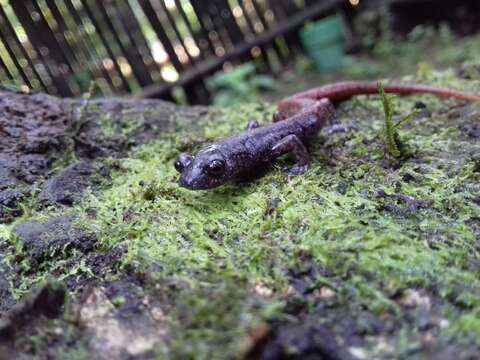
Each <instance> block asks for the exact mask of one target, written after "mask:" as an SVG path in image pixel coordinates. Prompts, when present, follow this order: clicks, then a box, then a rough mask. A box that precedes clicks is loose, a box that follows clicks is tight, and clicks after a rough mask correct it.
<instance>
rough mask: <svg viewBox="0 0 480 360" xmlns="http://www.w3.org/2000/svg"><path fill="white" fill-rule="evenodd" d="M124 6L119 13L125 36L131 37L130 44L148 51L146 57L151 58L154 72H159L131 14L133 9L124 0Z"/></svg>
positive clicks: (138, 25)
mask: <svg viewBox="0 0 480 360" xmlns="http://www.w3.org/2000/svg"><path fill="white" fill-rule="evenodd" d="M124 5H125V6H124V7H123V8H122V9H124V10H125V13H124V12H123V11H121V12H120V13H121V15H122V20H123V21H122V23H124V25H125V26H124V28H125V29H126V30H125V31H126V32H127V34H129V35H131V37H132V43H136V44H137V46H138V47H139V48H140V47H143V48H145V49H146V51H148V55H149V56H150V57H151V59H152V62H153V63H154V67H155V69H156V71H158V72H159V71H160V66H158V64H157V63H156V62H155V61H154V58H153V53H152V49H151V48H150V45H149V44H148V41H147V39H146V38H145V35H144V34H143V31H142V29H141V26H140V23H139V22H138V20H137V17H136V16H135V13H134V12H133V9H132V7H131V6H130V3H129V2H128V0H124Z"/></svg>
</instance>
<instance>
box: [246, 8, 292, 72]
mask: <svg viewBox="0 0 480 360" xmlns="http://www.w3.org/2000/svg"><path fill="white" fill-rule="evenodd" d="M239 1H241V2H243V1H244V0H239ZM251 1H252V5H253V8H254V9H255V13H256V15H257V17H258V19H259V20H260V22H261V23H262V25H263V28H264V29H265V30H264V31H268V30H269V29H270V26H269V24H268V22H267V19H265V16H264V15H263V12H262V9H261V8H260V6H259V5H258V3H257V0H251ZM273 49H274V51H275V53H276V54H277V56H278V60H279V61H280V63H285V61H286V59H285V56H284V55H283V54H282V50H281V49H280V47H279V46H278V44H277V42H276V41H275V40H273Z"/></svg>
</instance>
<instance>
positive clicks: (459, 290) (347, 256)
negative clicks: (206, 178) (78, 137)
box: [2, 72, 480, 358]
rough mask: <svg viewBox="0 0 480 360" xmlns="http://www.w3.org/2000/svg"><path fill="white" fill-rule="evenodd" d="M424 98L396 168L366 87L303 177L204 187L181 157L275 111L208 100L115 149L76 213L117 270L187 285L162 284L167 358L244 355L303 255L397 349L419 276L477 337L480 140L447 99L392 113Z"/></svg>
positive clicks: (377, 106) (278, 307)
mask: <svg viewBox="0 0 480 360" xmlns="http://www.w3.org/2000/svg"><path fill="white" fill-rule="evenodd" d="M430 76H431V79H432V81H431V82H432V83H434V84H441V85H445V84H449V85H451V87H458V88H462V87H464V88H469V89H471V90H475V89H476V90H477V92H478V90H479V89H480V83H479V82H476V81H468V82H467V81H463V82H462V81H460V80H458V79H455V78H453V77H452V74H451V73H448V72H447V73H443V74H440V73H435V74H431V75H430ZM433 79H434V80H433ZM419 98H421V99H422V101H424V102H425V103H426V104H427V106H428V107H429V109H432V110H433V115H432V116H431V117H427V118H420V119H416V120H414V121H412V123H411V124H409V125H408V126H406V127H405V129H404V130H403V133H402V136H403V137H404V140H405V141H406V142H408V144H409V146H411V147H412V148H413V149H414V151H413V154H412V158H410V159H408V160H405V161H404V162H402V164H389V163H385V162H384V160H383V144H382V140H381V139H380V137H379V136H378V134H379V133H380V131H381V128H382V124H383V123H384V119H383V115H382V110H381V107H382V105H381V102H380V100H379V98H371V99H370V98H365V97H361V98H359V100H358V102H349V103H346V104H344V105H343V106H341V108H340V109H339V114H340V118H341V119H342V118H345V113H346V112H348V113H349V116H350V117H351V118H355V119H357V120H358V122H357V123H356V125H357V127H358V131H356V132H350V133H346V134H336V135H334V136H331V137H329V138H325V139H324V143H323V144H320V143H318V144H315V145H314V146H313V149H312V151H313V156H312V159H313V163H312V168H311V170H310V171H308V172H307V173H306V174H305V175H302V176H298V177H291V176H289V175H287V174H286V173H284V172H283V171H282V170H281V167H282V165H283V163H282V162H281V163H280V164H279V165H277V166H274V167H273V168H272V169H271V171H269V172H268V173H267V174H266V175H265V176H264V177H262V178H260V179H258V180H255V181H252V182H250V183H248V184H230V185H227V186H224V187H221V188H218V189H215V190H211V191H196V192H194V191H189V190H186V189H183V188H181V187H179V186H178V184H177V178H178V175H177V174H176V173H175V170H174V168H173V161H174V159H175V157H176V155H177V154H178V153H179V152H180V151H185V150H188V151H195V150H196V149H198V148H199V146H200V145H201V144H202V143H204V142H205V141H211V140H214V139H217V138H221V137H224V136H228V135H231V134H235V133H238V132H240V131H242V130H243V129H244V128H245V126H246V123H247V122H248V120H250V119H251V118H254V119H257V120H260V122H263V123H267V122H268V121H270V120H269V119H270V118H271V114H272V107H270V106H262V105H256V104H247V105H244V106H241V107H236V108H235V109H225V110H220V109H219V110H215V111H213V112H211V113H210V114H209V116H207V117H206V118H204V119H202V120H201V121H200V122H199V123H198V124H196V126H195V127H194V128H193V127H192V128H190V127H188V126H185V124H182V123H181V122H180V123H181V124H182V125H180V126H179V127H178V129H177V130H178V132H177V133H175V134H166V135H165V136H164V137H163V138H161V139H159V140H158V141H156V142H154V143H150V144H148V145H144V146H142V147H140V148H138V149H136V150H135V151H134V152H133V153H132V154H131V156H130V157H128V158H125V159H120V160H118V161H115V164H116V167H115V168H116V170H113V172H112V182H111V184H110V185H108V186H105V188H104V189H103V190H101V191H99V192H98V193H90V194H89V195H88V196H87V197H86V198H85V200H84V201H83V202H82V203H81V204H79V205H77V206H76V207H75V208H74V209H73V211H74V212H75V214H76V215H77V216H78V218H79V222H80V223H81V225H82V226H84V227H86V228H88V229H89V230H92V231H95V232H96V233H97V235H98V238H99V242H98V249H97V250H98V251H103V252H109V251H111V250H112V249H114V248H117V247H122V248H124V249H126V253H125V255H124V257H123V258H122V265H123V267H124V269H135V270H137V271H140V272H145V273H149V274H150V275H151V277H152V278H153V279H162V280H161V281H160V280H158V281H159V283H160V284H164V281H166V280H165V279H170V280H171V279H174V280H175V283H177V284H182V285H181V286H176V287H173V288H170V290H169V291H168V293H169V296H171V298H172V301H171V303H172V304H173V305H172V308H171V309H170V311H169V315H170V316H171V318H172V322H171V331H170V333H169V342H168V346H167V347H166V348H164V349H162V350H159V355H160V356H161V355H164V356H174V355H175V356H177V357H179V358H193V357H195V355H197V358H221V355H222V354H224V352H225V349H227V351H228V352H230V353H235V352H237V353H238V352H239V351H241V350H240V349H241V347H242V346H244V344H245V342H244V341H243V340H245V338H248V331H249V329H251V328H252V327H254V326H255V325H256V324H259V323H262V322H263V321H272V319H275V320H277V321H280V320H282V319H285V318H288V316H289V315H288V314H286V313H284V305H285V304H287V303H288V302H289V301H291V299H290V298H289V297H288V296H287V295H285V294H288V291H289V290H288V289H289V287H290V286H291V283H292V277H294V275H292V273H291V270H292V269H297V268H300V267H302V266H303V264H304V262H305V261H306V260H305V259H306V257H308V259H310V260H308V261H310V262H311V263H312V264H314V266H316V267H318V268H319V269H322V271H321V272H320V273H318V274H317V275H315V279H314V281H313V284H312V287H313V289H315V288H320V287H321V286H323V285H325V284H328V287H330V288H332V289H334V291H335V294H336V303H337V306H339V307H342V308H345V309H349V311H350V314H351V316H352V317H355V316H356V315H357V314H358V313H361V312H370V313H372V314H375V315H377V316H379V317H393V318H395V319H398V321H400V323H401V324H403V325H402V326H404V327H403V328H402V329H401V330H399V332H398V333H395V336H396V337H394V338H393V340H392V343H393V349H395V346H396V348H397V349H401V348H403V347H404V345H402V344H405V342H406V341H407V340H406V339H412V338H413V337H415V336H416V334H417V332H418V331H419V330H418V328H419V327H420V326H421V325H419V324H416V323H415V322H414V323H413V324H411V323H410V324H405V323H402V322H401V317H402V314H404V311H405V309H404V308H402V306H401V305H399V303H398V302H397V298H398V294H401V293H402V292H403V291H404V290H406V289H410V288H420V289H424V290H425V291H426V292H427V293H428V294H429V295H430V296H432V297H435V299H437V301H438V303H439V307H440V310H439V312H440V314H441V315H442V316H444V317H446V318H448V320H449V321H450V323H451V327H450V328H451V329H460V330H461V331H466V332H474V333H478V334H480V331H479V326H478V324H477V323H476V321H475V318H474V314H477V313H478V311H480V302H479V301H478V300H476V299H478V295H479V293H480V279H479V278H478V275H479V274H478V268H477V267H475V265H474V264H476V263H478V255H479V254H478V244H477V239H478V236H480V226H479V224H478V219H479V218H480V208H479V207H478V205H476V204H475V203H474V202H472V201H470V200H469V199H471V198H473V197H475V196H479V195H480V194H478V186H476V183H477V182H478V179H479V174H478V171H476V170H475V169H476V166H475V163H474V161H472V158H471V152H472V151H476V150H477V151H478V150H479V146H478V144H476V143H475V139H469V138H468V137H466V136H465V135H463V134H462V133H461V131H460V130H459V122H465V121H468V119H466V118H465V119H463V118H460V117H459V116H458V115H455V113H452V112H447V113H445V110H447V109H448V104H450V102H449V101H446V103H443V102H439V101H438V100H435V99H434V100H431V98H429V97H423V96H422V97H414V98H398V99H396V101H397V103H398V107H397V112H398V113H399V114H402V115H405V114H408V113H410V112H411V110H412V108H413V104H414V102H415V101H417V100H418V99H419ZM360 104H361V105H360ZM439 110H442V112H443V114H442V113H441V112H440V111H439ZM467 149H468V150H467ZM285 161H288V160H285ZM86 214H89V215H88V216H87V215H86ZM3 232H5V229H4V230H2V233H3ZM153 282H155V281H153ZM259 287H260V288H261V289H263V291H259ZM146 291H148V290H146ZM316 301H320V300H316ZM313 305H314V304H312V309H313V308H314V306H313ZM309 314H310V315H308V316H312V317H314V316H315V315H314V311H313V310H312V312H311V313H309ZM458 314H462V316H461V317H458ZM460 330H459V331H460ZM458 334H459V332H454V336H457V335H458ZM242 344H243V345H242ZM402 346H403V347H402ZM374 349H375V346H373V345H372V348H371V349H370V350H371V351H374ZM247 350H248V349H247ZM247 350H245V349H243V350H242V351H247ZM392 351H394V350H392Z"/></svg>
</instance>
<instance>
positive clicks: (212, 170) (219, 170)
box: [205, 159, 225, 176]
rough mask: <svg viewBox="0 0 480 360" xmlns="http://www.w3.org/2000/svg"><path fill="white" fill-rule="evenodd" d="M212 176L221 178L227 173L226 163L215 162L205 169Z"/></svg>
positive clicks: (221, 161)
mask: <svg viewBox="0 0 480 360" xmlns="http://www.w3.org/2000/svg"><path fill="white" fill-rule="evenodd" d="M205 170H206V171H207V174H208V175H210V176H220V175H222V174H223V172H224V171H225V161H223V160H218V159H216V160H213V161H212V162H211V163H210V164H208V166H207V167H206V169H205Z"/></svg>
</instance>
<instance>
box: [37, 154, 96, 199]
mask: <svg viewBox="0 0 480 360" xmlns="http://www.w3.org/2000/svg"><path fill="white" fill-rule="evenodd" d="M99 173H103V172H101V169H100V168H99V167H98V166H95V165H93V164H90V163H86V162H81V163H76V164H72V165H69V166H67V167H66V168H64V169H62V170H60V171H59V172H58V174H56V175H54V176H53V177H52V178H50V179H49V180H47V181H46V182H45V184H44V185H43V188H42V191H41V192H40V194H39V195H38V200H39V201H40V202H42V203H49V204H54V203H57V204H62V205H72V204H73V203H74V202H75V201H78V200H80V198H81V196H82V193H83V192H84V191H85V189H86V188H87V187H88V186H89V185H90V184H91V178H92V176H93V175H95V174H99Z"/></svg>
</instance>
